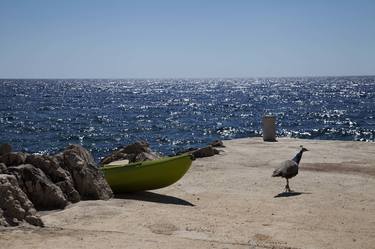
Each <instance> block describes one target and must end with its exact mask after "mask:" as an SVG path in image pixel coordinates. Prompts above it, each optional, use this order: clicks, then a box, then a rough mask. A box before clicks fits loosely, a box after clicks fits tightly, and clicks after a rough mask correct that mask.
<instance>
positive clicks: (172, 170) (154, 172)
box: [101, 155, 192, 193]
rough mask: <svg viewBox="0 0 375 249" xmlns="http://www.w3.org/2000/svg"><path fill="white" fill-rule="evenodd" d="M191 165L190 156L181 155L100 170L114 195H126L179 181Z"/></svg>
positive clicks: (111, 166) (110, 166)
mask: <svg viewBox="0 0 375 249" xmlns="http://www.w3.org/2000/svg"><path fill="white" fill-rule="evenodd" d="M191 163H192V156H191V155H182V156H175V157H167V158H164V159H160V160H154V161H144V162H140V163H131V164H127V165H108V166H104V167H102V168H101V169H102V171H103V173H104V176H105V179H106V180H107V182H108V184H109V186H110V187H111V188H112V191H113V192H114V193H127V192H137V191H144V190H152V189H158V188H164V187H167V186H169V185H171V184H173V183H175V182H177V181H178V180H179V179H181V177H183V176H184V175H185V173H186V172H187V171H188V170H189V168H190V166H191Z"/></svg>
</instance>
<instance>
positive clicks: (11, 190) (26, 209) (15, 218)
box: [0, 174, 43, 226]
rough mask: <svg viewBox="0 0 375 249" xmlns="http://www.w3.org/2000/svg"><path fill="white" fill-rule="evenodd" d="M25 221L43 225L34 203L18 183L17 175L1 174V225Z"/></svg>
mask: <svg viewBox="0 0 375 249" xmlns="http://www.w3.org/2000/svg"><path fill="white" fill-rule="evenodd" d="M23 221H26V222H28V223H30V224H32V225H35V226H43V222H42V220H41V219H40V218H39V217H38V216H37V214H36V210H35V209H34V206H33V204H32V203H31V201H30V200H29V199H28V198H27V196H26V194H25V193H24V192H23V191H22V190H21V188H20V186H19V185H18V182H17V179H16V177H15V176H13V175H6V174H0V225H2V226H15V225H18V224H20V223H21V222H23Z"/></svg>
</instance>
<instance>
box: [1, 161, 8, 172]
mask: <svg viewBox="0 0 375 249" xmlns="http://www.w3.org/2000/svg"><path fill="white" fill-rule="evenodd" d="M0 174H8V168H7V166H6V165H5V164H4V163H0Z"/></svg>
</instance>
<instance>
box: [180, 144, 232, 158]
mask: <svg viewBox="0 0 375 249" xmlns="http://www.w3.org/2000/svg"><path fill="white" fill-rule="evenodd" d="M214 147H225V146H224V144H223V142H222V141H221V140H215V141H213V142H212V143H210V144H209V145H208V146H207V147H203V148H189V149H187V150H184V151H180V152H178V153H176V155H181V154H185V153H187V154H191V155H193V156H194V158H202V157H210V156H214V155H217V154H220V151H219V150H218V149H216V148H214Z"/></svg>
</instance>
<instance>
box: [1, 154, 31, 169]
mask: <svg viewBox="0 0 375 249" xmlns="http://www.w3.org/2000/svg"><path fill="white" fill-rule="evenodd" d="M26 157H27V154H26V153H23V152H9V153H6V154H3V155H2V156H0V163H4V164H5V165H7V166H17V165H20V164H24V163H25V160H26Z"/></svg>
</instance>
